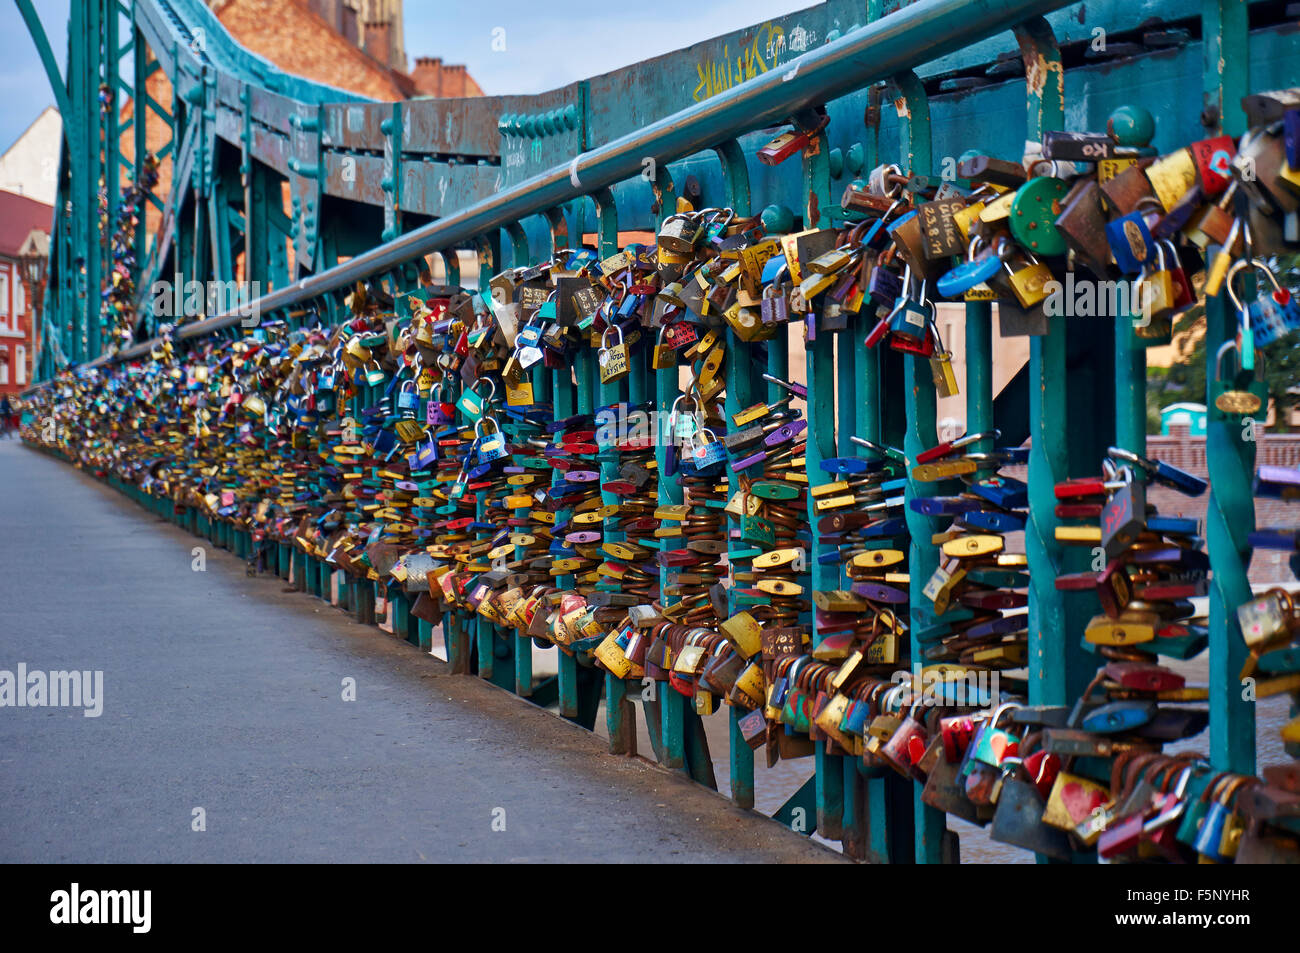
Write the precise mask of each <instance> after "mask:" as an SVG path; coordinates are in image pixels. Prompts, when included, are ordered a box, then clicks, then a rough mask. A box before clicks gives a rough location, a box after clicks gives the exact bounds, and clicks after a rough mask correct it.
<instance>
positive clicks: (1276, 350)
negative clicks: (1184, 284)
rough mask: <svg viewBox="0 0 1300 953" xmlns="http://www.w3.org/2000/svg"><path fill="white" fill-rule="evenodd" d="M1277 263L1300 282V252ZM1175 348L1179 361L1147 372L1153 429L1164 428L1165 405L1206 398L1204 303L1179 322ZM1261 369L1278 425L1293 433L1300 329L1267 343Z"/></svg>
mask: <svg viewBox="0 0 1300 953" xmlns="http://www.w3.org/2000/svg"><path fill="white" fill-rule="evenodd" d="M1274 267H1275V272H1276V274H1277V276H1278V281H1279V282H1280V283H1281V284H1282V286H1283V287H1285V288H1292V289H1294V288H1297V287H1300V255H1287V256H1283V257H1281V258H1279V259H1277V261H1276V263H1275V265H1274ZM1174 347H1175V350H1176V354H1177V356H1176V357H1175V358H1174V362H1173V363H1172V364H1170V366H1169V367H1168V368H1163V367H1153V368H1151V369H1150V370H1149V371H1148V374H1147V430H1148V432H1149V433H1159V432H1160V408H1162V407H1167V406H1169V405H1170V404H1176V403H1180V402H1184V401H1185V402H1189V403H1197V404H1203V403H1205V374H1206V366H1205V314H1204V310H1203V308H1202V306H1200V305H1199V304H1198V305H1197V306H1196V307H1193V308H1191V309H1189V311H1188V312H1187V313H1186V314H1185V315H1184V316H1183V317H1182V318H1180V319H1179V320H1178V321H1177V322H1175V324H1174ZM1256 373H1257V374H1259V375H1260V376H1262V377H1263V379H1264V380H1265V381H1266V382H1267V383H1268V393H1269V398H1270V399H1271V400H1272V402H1273V407H1274V411H1275V417H1274V419H1275V425H1274V427H1273V429H1274V430H1275V431H1277V432H1279V433H1286V432H1288V431H1289V430H1290V419H1291V412H1292V410H1293V409H1295V408H1296V407H1297V406H1300V331H1293V332H1292V333H1291V334H1288V335H1287V336H1286V337H1284V338H1281V339H1280V340H1278V341H1275V342H1274V343H1273V344H1270V345H1269V346H1268V347H1267V348H1265V349H1264V350H1263V351H1262V352H1261V353H1260V355H1259V360H1258V362H1257V365H1256ZM1293 389H1294V391H1295V392H1293Z"/></svg>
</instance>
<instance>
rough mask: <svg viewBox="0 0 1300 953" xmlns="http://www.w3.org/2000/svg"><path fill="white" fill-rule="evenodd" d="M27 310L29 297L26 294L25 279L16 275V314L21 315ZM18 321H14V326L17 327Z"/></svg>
mask: <svg viewBox="0 0 1300 953" xmlns="http://www.w3.org/2000/svg"><path fill="white" fill-rule="evenodd" d="M26 310H27V297H26V295H25V294H24V288H23V280H22V278H21V276H18V275H15V276H14V314H15V315H19V314H22V313H23V312H24V311H26ZM17 327H18V322H17V321H14V328H15V329H17Z"/></svg>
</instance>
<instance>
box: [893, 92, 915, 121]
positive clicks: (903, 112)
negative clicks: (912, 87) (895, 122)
mask: <svg viewBox="0 0 1300 953" xmlns="http://www.w3.org/2000/svg"><path fill="white" fill-rule="evenodd" d="M894 112H896V113H898V118H899V119H911V118H912V110H911V109H910V108H908V105H907V97H906V96H898V97H896V98H895V99H894Z"/></svg>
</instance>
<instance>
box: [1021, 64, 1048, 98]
mask: <svg viewBox="0 0 1300 953" xmlns="http://www.w3.org/2000/svg"><path fill="white" fill-rule="evenodd" d="M1025 85H1026V86H1028V87H1029V92H1030V94H1031V95H1033V96H1037V97H1040V98H1041V97H1042V95H1043V89H1044V87H1045V86H1046V85H1047V60H1046V59H1045V58H1044V57H1043V54H1041V53H1037V54H1035V55H1034V56H1032V57H1027V58H1026V59H1025Z"/></svg>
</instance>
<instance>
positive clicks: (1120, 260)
mask: <svg viewBox="0 0 1300 953" xmlns="http://www.w3.org/2000/svg"><path fill="white" fill-rule="evenodd" d="M1106 243H1107V244H1108V245H1110V253H1111V254H1112V255H1114V256H1115V263H1116V264H1117V265H1119V270H1120V271H1122V272H1124V274H1126V275H1136V274H1138V273H1139V272H1141V271H1142V266H1143V265H1145V264H1147V263H1148V262H1151V263H1153V264H1154V263H1155V262H1156V257H1157V256H1156V245H1155V239H1154V237H1153V236H1152V235H1151V228H1150V226H1148V225H1147V222H1146V219H1145V218H1144V217H1143V215H1142V210H1141V208H1138V209H1135V210H1134V211H1132V212H1129V213H1128V214H1127V215H1121V216H1120V217H1119V218H1117V219H1115V220H1114V221H1113V222H1107V223H1106Z"/></svg>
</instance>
